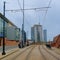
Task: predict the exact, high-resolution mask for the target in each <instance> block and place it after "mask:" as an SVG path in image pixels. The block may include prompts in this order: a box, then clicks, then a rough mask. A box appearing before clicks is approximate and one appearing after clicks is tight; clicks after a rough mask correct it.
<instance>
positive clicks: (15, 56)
mask: <svg viewBox="0 0 60 60" xmlns="http://www.w3.org/2000/svg"><path fill="white" fill-rule="evenodd" d="M31 47H32V46H29V47H27V48H26V49H24V50H23V51H21V52H19V50H18V51H16V52H14V53H12V54H10V55H8V56H6V57H4V58H2V59H1V60H6V59H7V58H8V57H9V56H11V55H13V54H15V53H17V52H19V53H18V54H17V55H14V56H13V57H12V58H10V59H7V60H15V59H16V58H17V57H18V56H19V55H21V54H23V53H24V52H25V51H26V50H28V49H30V48H31ZM22 49H23V48H22Z"/></svg>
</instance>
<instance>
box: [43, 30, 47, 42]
mask: <svg viewBox="0 0 60 60" xmlns="http://www.w3.org/2000/svg"><path fill="white" fill-rule="evenodd" d="M43 35H44V42H47V30H43Z"/></svg>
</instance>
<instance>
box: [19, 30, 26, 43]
mask: <svg viewBox="0 0 60 60" xmlns="http://www.w3.org/2000/svg"><path fill="white" fill-rule="evenodd" d="M22 40H23V37H22V30H20V41H22ZM23 42H24V43H26V32H25V31H24V40H23Z"/></svg>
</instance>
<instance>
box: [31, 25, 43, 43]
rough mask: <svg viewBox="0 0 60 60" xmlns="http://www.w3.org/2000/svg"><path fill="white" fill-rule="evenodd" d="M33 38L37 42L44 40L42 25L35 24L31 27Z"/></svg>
mask: <svg viewBox="0 0 60 60" xmlns="http://www.w3.org/2000/svg"><path fill="white" fill-rule="evenodd" d="M31 39H32V40H33V41H35V42H43V29H42V25H34V26H33V27H32V28H31Z"/></svg>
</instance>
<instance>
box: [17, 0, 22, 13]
mask: <svg viewBox="0 0 60 60" xmlns="http://www.w3.org/2000/svg"><path fill="white" fill-rule="evenodd" d="M17 1H18V5H19V7H20V9H21V11H22V12H23V9H22V7H21V3H20V1H19V0H17Z"/></svg>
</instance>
